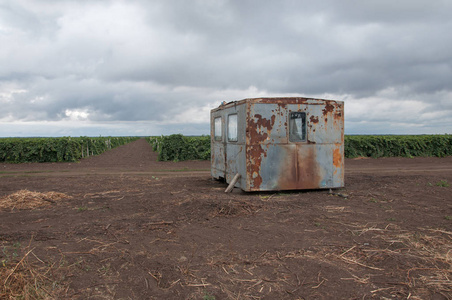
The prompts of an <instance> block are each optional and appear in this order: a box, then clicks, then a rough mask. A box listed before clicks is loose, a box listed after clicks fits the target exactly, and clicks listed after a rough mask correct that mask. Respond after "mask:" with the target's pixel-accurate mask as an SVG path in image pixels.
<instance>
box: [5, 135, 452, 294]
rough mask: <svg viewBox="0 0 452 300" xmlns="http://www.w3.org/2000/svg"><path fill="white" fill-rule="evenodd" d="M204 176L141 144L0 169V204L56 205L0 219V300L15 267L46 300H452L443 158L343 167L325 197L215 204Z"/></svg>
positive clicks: (451, 161)
mask: <svg viewBox="0 0 452 300" xmlns="http://www.w3.org/2000/svg"><path fill="white" fill-rule="evenodd" d="M209 170H210V163H209V162H206V161H200V162H198V161H192V162H178V163H174V162H157V161H156V154H155V153H153V152H152V150H151V147H150V146H149V145H148V144H147V143H146V141H144V140H138V141H136V142H133V143H131V144H129V145H125V146H122V147H119V148H116V149H113V150H112V151H109V152H107V153H105V154H103V155H101V156H98V157H90V158H88V159H85V160H83V161H81V162H80V163H59V164H21V165H13V164H0V199H3V200H2V201H3V202H4V203H7V201H6V199H7V198H8V197H10V196H11V195H12V194H14V193H17V192H18V191H21V190H28V191H32V192H39V193H43V194H40V195H48V193H49V192H58V193H63V194H64V196H67V198H64V197H60V198H58V197H57V198H47V199H44V200H43V201H42V202H40V203H44V206H41V207H34V208H33V209H20V207H14V208H12V207H11V206H7V205H6V204H5V205H4V207H3V209H1V210H0V250H1V251H0V270H1V269H2V268H3V270H6V269H7V268H9V269H8V270H9V272H3V273H4V275H5V276H3V277H2V280H3V282H0V298H2V297H3V298H7V299H8V297H9V296H10V295H11V293H12V290H13V285H14V284H15V283H14V282H13V278H15V277H14V276H15V275H18V274H19V272H21V271H23V272H25V273H26V272H27V269H26V268H25V267H23V265H24V264H25V262H26V263H27V266H28V267H29V268H30V269H31V270H33V271H32V272H29V273H33V272H34V273H33V274H34V275H35V277H36V275H37V274H38V275H39V276H38V277H39V278H40V279H41V281H40V283H39V284H40V288H41V289H42V291H43V293H44V294H50V295H53V296H52V297H55V298H58V299H203V300H213V299H216V300H219V299H386V298H387V299H407V298H409V299H452V281H451V280H452V185H451V184H452V157H447V158H413V159H408V158H384V159H355V160H346V181H345V182H346V188H344V189H341V190H335V191H333V194H330V193H329V191H324V190H321V191H303V192H284V193H251V194H246V193H242V192H240V191H239V190H234V191H233V192H232V193H231V194H225V193H224V189H225V188H226V184H224V183H220V182H217V181H214V180H211V178H210V175H209V174H210V171H209ZM21 195H22V196H21ZM25 195H26V192H24V191H22V192H21V193H19V194H17V195H16V196H17V197H19V198H20V197H22V198H21V199H24V200H25V201H28V200H27V199H28V198H26V197H25ZM33 195H35V196H34V197H35V198H36V197H37V196H36V195H38V193H35V194H33ZM33 195H31V196H29V197H30V199H33ZM52 195H59V194H52ZM15 199H17V198H15ZM30 201H31V200H30ZM36 205H38V204H36ZM21 259H22V260H21ZM2 263H3V264H2ZM25 273H24V274H25ZM8 275H9V277H8ZM13 275H14V276H13ZM23 276H26V274H25V275H23ZM33 284H35V283H33ZM36 285H37V284H35V286H36Z"/></svg>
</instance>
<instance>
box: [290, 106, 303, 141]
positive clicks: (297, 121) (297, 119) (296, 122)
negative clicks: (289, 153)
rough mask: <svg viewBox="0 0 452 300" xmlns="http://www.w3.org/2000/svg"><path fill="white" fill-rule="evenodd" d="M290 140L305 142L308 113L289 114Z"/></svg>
mask: <svg viewBox="0 0 452 300" xmlns="http://www.w3.org/2000/svg"><path fill="white" fill-rule="evenodd" d="M289 141H291V142H305V141H306V113H305V112H300V111H296V112H291V113H290V116H289Z"/></svg>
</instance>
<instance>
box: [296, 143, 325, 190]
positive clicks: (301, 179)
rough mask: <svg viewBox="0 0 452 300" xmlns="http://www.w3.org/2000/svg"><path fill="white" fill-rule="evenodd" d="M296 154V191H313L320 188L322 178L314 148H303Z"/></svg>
mask: <svg viewBox="0 0 452 300" xmlns="http://www.w3.org/2000/svg"><path fill="white" fill-rule="evenodd" d="M305 148H306V149H304V150H303V151H302V152H299V153H298V178H297V188H298V189H313V188H318V187H319V186H320V181H321V180H322V176H321V174H320V169H319V166H318V163H317V152H316V148H315V146H314V145H313V146H305Z"/></svg>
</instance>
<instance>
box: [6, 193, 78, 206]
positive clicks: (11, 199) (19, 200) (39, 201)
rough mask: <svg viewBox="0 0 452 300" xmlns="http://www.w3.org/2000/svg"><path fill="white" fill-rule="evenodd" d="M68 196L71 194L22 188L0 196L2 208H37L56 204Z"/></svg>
mask: <svg viewBox="0 0 452 300" xmlns="http://www.w3.org/2000/svg"><path fill="white" fill-rule="evenodd" d="M66 198H70V196H68V195H66V194H64V193H58V192H46V193H40V192H32V191H29V190H20V191H17V192H15V193H13V194H10V195H8V196H5V197H2V198H0V210H16V209H18V210H20V209H35V208H40V207H44V206H49V205H52V204H55V203H56V202H57V201H60V200H62V199H66Z"/></svg>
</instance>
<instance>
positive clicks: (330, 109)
mask: <svg viewBox="0 0 452 300" xmlns="http://www.w3.org/2000/svg"><path fill="white" fill-rule="evenodd" d="M333 111H334V105H333V104H331V101H327V102H326V103H325V108H324V109H323V115H324V116H325V117H326V116H327V115H328V114H329V113H330V112H333Z"/></svg>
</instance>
